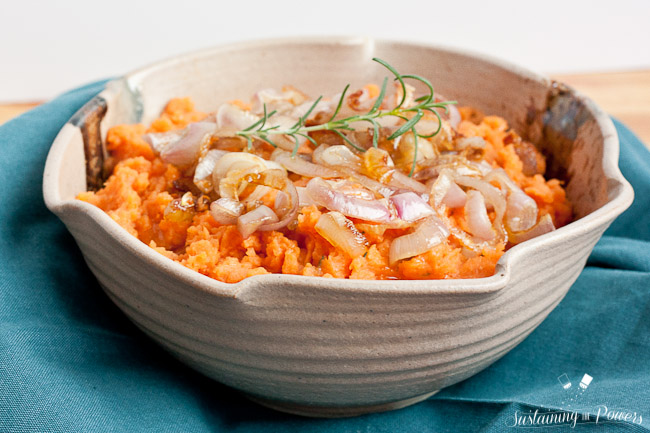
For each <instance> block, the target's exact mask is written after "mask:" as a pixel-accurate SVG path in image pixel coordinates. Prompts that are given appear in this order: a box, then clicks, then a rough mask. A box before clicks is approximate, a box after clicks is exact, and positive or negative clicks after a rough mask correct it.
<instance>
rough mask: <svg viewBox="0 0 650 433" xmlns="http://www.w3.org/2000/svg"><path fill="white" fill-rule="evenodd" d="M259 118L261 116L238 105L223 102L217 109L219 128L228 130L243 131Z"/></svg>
mask: <svg viewBox="0 0 650 433" xmlns="http://www.w3.org/2000/svg"><path fill="white" fill-rule="evenodd" d="M258 120H259V117H258V116H256V115H254V114H252V113H251V112H250V111H246V110H242V109H241V108H239V107H237V106H236V105H232V104H223V105H222V106H221V107H219V109H218V110H217V124H218V125H219V129H225V130H227V131H241V130H243V129H246V128H248V127H249V126H251V125H252V124H254V123H255V122H257V121H258Z"/></svg>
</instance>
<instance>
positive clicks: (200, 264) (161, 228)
mask: <svg viewBox="0 0 650 433" xmlns="http://www.w3.org/2000/svg"><path fill="white" fill-rule="evenodd" d="M460 113H461V115H462V118H463V120H462V121H461V122H460V124H459V125H458V128H457V131H458V132H459V133H460V134H463V135H464V136H467V137H472V136H480V137H483V138H484V139H485V140H486V143H487V145H486V149H485V155H484V159H485V160H486V161H487V162H488V163H490V164H491V165H492V166H495V167H496V166H500V167H502V168H503V169H504V170H505V171H506V172H507V174H508V175H509V176H510V178H511V179H513V180H514V181H515V182H516V183H517V184H518V185H519V186H520V187H521V189H522V190H524V191H525V192H526V194H528V195H529V196H530V197H532V198H533V199H534V200H535V202H536V203H537V206H538V208H539V215H540V216H542V215H545V214H549V215H550V217H551V218H552V220H553V223H554V225H555V227H559V226H562V225H564V224H566V223H568V222H569V221H570V220H571V216H572V213H571V205H570V203H569V202H568V200H567V197H566V194H565V191H564V189H563V188H562V182H561V181H558V180H556V179H552V180H548V181H547V180H545V179H544V177H543V176H542V175H541V174H533V175H526V174H524V168H523V167H524V165H523V163H522V160H521V158H520V155H519V154H518V152H517V149H516V147H515V144H516V143H515V142H513V140H512V138H513V133H512V131H510V130H509V128H508V125H507V123H506V121H505V120H504V119H502V118H500V117H496V116H486V117H482V118H480V119H479V120H478V121H477V120H476V119H475V118H474V119H473V118H472V117H474V114H475V113H474V112H473V111H472V110H469V109H461V110H460ZM205 116H206V114H205V113H201V112H198V111H196V110H195V109H194V106H193V103H192V102H191V101H190V100H189V99H174V100H172V101H171V102H170V103H169V104H168V105H167V107H166V108H165V110H164V112H163V113H162V115H161V116H160V118H159V119H157V120H155V121H154V122H153V123H152V124H151V125H150V126H149V127H146V126H144V125H140V124H138V125H120V126H116V127H113V128H112V129H110V131H109V132H108V135H107V139H106V142H107V149H108V151H109V153H110V155H111V160H110V164H111V165H112V167H113V170H112V175H111V176H110V178H109V179H108V180H107V181H106V183H105V185H104V187H103V188H102V189H101V190H99V191H97V192H84V193H81V194H79V196H78V198H79V199H80V200H83V201H86V202H88V203H91V204H93V205H95V206H97V207H99V208H101V209H102V210H104V211H105V212H106V213H107V214H108V215H110V217H111V218H113V219H114V220H115V221H116V222H117V223H118V224H120V225H121V226H122V227H124V229H126V230H127V231H128V232H129V233H131V234H132V235H133V236H136V237H137V238H138V239H140V240H141V241H142V242H144V243H145V244H147V245H149V246H150V247H151V248H153V249H154V250H156V251H158V252H159V253H160V254H163V255H164V256H166V257H168V258H170V259H172V260H175V261H177V262H179V263H181V264H182V265H184V266H186V267H188V268H190V269H193V270H195V271H197V272H200V273H202V274H204V275H207V276H209V277H211V278H215V279H217V280H219V281H224V282H227V283H235V282H238V281H241V280H242V279H244V278H247V277H250V276H253V275H259V274H266V273H284V274H295V275H308V276H321V277H333V278H355V279H369V280H376V279H444V278H478V277H486V276H490V275H492V274H494V271H495V265H496V263H497V261H498V260H499V258H500V257H501V255H503V253H504V251H505V250H506V249H507V248H508V247H509V245H501V246H499V247H497V248H495V249H485V250H484V251H482V252H481V253H479V254H467V253H466V251H464V248H463V247H462V246H461V245H460V244H459V243H458V242H457V241H455V240H454V239H453V238H452V237H450V238H449V239H448V241H446V242H442V243H440V244H438V245H437V246H435V247H433V248H432V249H431V250H430V251H428V252H426V253H424V254H420V255H417V256H415V257H412V258H410V259H405V260H401V261H399V262H397V263H395V264H394V265H390V264H389V259H388V257H389V249H390V245H391V242H392V240H393V239H395V238H396V237H399V236H402V235H404V234H406V233H408V230H409V229H395V228H388V227H386V225H382V224H377V223H368V222H364V221H357V220H355V221H354V222H355V225H356V228H357V229H358V230H359V231H360V232H361V233H362V234H363V235H364V236H365V237H366V239H367V241H368V249H367V252H366V253H365V254H364V255H363V256H358V257H356V258H354V259H353V258H351V257H349V256H348V255H346V254H345V253H344V252H342V251H340V250H337V248H335V247H334V246H333V245H331V244H330V243H329V242H328V241H327V240H325V239H324V238H323V237H322V236H321V235H320V234H319V233H318V232H317V231H316V229H315V228H314V226H315V224H316V222H317V221H318V219H319V217H320V215H321V211H319V209H318V208H317V207H316V206H307V207H303V208H302V209H301V210H300V213H299V215H298V220H297V224H292V225H290V226H289V227H285V228H284V229H281V230H280V231H266V232H259V231H257V232H254V233H253V234H252V235H250V236H249V237H247V238H246V239H243V238H242V235H241V234H240V233H239V231H238V230H237V227H236V226H234V225H220V224H218V223H217V222H216V221H215V220H214V218H213V217H212V216H211V214H210V211H209V210H208V209H203V210H202V211H199V210H197V211H196V212H195V213H193V214H192V216H191V218H173V217H169V215H166V209H167V208H168V206H169V205H170V203H171V202H172V201H173V200H174V199H178V198H179V197H180V196H181V195H182V194H183V188H182V187H181V186H180V184H181V183H182V180H183V173H182V172H181V171H180V170H179V168H177V167H175V166H173V165H171V164H167V163H165V162H163V161H162V160H161V159H160V157H158V156H156V154H155V153H154V152H153V151H152V149H151V147H150V145H149V144H148V143H147V142H146V141H145V140H144V139H143V138H142V135H143V134H145V133H147V132H165V131H170V130H174V129H181V128H184V127H185V126H186V125H187V124H189V123H191V122H196V121H198V120H201V119H202V118H204V117H205ZM542 163H543V161H542ZM292 179H293V180H294V181H295V182H296V184H300V183H301V181H302V182H305V180H303V179H300V177H299V176H297V175H292ZM448 217H449V218H450V220H451V221H452V222H453V223H454V224H456V225H457V227H459V228H464V227H465V226H466V219H465V212H464V209H463V208H457V209H455V210H450V211H449V213H448Z"/></svg>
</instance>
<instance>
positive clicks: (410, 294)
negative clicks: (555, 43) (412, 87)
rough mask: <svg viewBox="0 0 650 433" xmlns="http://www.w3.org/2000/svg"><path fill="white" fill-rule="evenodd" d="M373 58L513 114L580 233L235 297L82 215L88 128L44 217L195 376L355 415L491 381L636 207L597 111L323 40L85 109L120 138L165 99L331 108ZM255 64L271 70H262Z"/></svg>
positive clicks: (510, 77) (51, 183)
mask: <svg viewBox="0 0 650 433" xmlns="http://www.w3.org/2000/svg"><path fill="white" fill-rule="evenodd" d="M278 53H281V54H278ZM373 55H376V56H379V57H382V58H385V59H387V60H389V61H391V63H393V64H395V65H396V66H397V67H398V69H400V70H403V71H409V72H415V73H419V74H421V75H425V76H428V77H430V78H433V80H432V81H434V84H437V83H440V84H439V86H440V88H441V93H443V94H448V95H451V96H453V97H454V98H458V99H459V100H460V101H461V102H462V103H464V104H471V105H475V106H478V107H479V108H482V109H483V110H484V111H485V112H488V113H495V114H499V115H502V116H505V117H506V118H507V119H508V120H509V121H510V123H511V124H512V125H514V127H515V128H516V129H518V130H520V131H522V130H523V131H524V133H525V134H527V137H528V138H529V139H531V140H533V141H535V142H539V145H540V146H541V147H542V148H544V149H545V150H546V151H548V152H549V153H550V154H551V155H553V160H554V161H556V162H557V165H558V170H559V171H563V172H564V173H565V175H566V176H567V177H568V178H569V179H570V180H569V184H568V185H569V187H568V191H569V197H570V199H571V200H572V201H574V202H575V203H576V212H577V214H578V215H577V216H578V217H579V219H578V220H577V221H575V222H573V223H571V224H569V225H568V226H566V227H563V228H561V229H558V230H556V231H555V232H552V233H550V234H547V235H545V236H542V237H540V238H536V239H534V240H531V241H529V242H526V243H524V244H521V245H518V246H516V247H514V248H512V249H511V250H509V251H508V252H507V253H506V254H505V255H504V256H503V258H502V259H501V260H500V261H499V264H498V266H497V273H496V275H494V276H492V277H489V278H482V279H475V280H445V281H379V282H374V281H349V280H334V279H325V278H312V277H299V276H290V275H262V276H256V277H252V278H248V279H246V280H244V281H242V282H240V283H237V284H225V283H221V282H218V281H215V280H212V279H209V278H207V277H205V276H203V275H200V274H197V273H195V272H193V271H190V270H189V269H186V268H184V267H183V266H181V265H180V264H178V263H175V262H172V261H170V260H168V259H166V258H164V257H163V256H162V255H159V254H158V253H156V252H155V251H153V250H151V249H149V248H148V247H147V246H146V245H144V244H142V243H141V242H140V241H138V240H137V239H135V238H133V237H132V236H130V235H129V234H128V233H127V232H126V231H125V230H123V229H122V228H121V227H119V226H118V225H117V224H116V223H115V222H114V221H113V220H111V218H110V217H108V216H107V215H106V214H104V213H103V212H102V211H101V210H99V209H97V208H95V207H93V206H91V205H88V204H87V203H84V202H79V201H76V200H74V196H75V195H76V194H77V193H79V192H81V191H83V190H85V189H86V187H87V185H89V184H90V183H89V182H90V181H89V180H88V176H89V173H90V172H91V171H92V170H90V169H88V168H87V167H88V164H87V162H88V159H89V158H88V157H87V155H88V154H89V152H88V136H89V133H88V131H86V132H85V133H84V131H83V129H84V122H83V116H81V118H82V120H81V121H77V122H71V123H69V124H67V125H66V126H65V127H64V128H63V130H62V131H61V133H60V134H59V136H58V137H57V139H56V141H55V143H54V145H53V147H52V150H51V152H50V155H49V156H48V161H47V165H46V170H45V175H44V196H45V199H46V203H47V205H48V207H49V208H50V209H51V210H52V211H53V212H54V213H56V214H57V215H58V216H59V217H60V218H61V220H63V222H64V223H65V224H66V226H67V227H68V229H69V230H70V232H71V233H72V235H73V236H74V238H75V239H76V241H77V243H78V245H79V247H80V248H81V251H82V252H83V255H84V258H85V260H86V262H87V263H88V266H89V267H90V269H91V270H92V272H93V273H94V274H95V276H96V277H97V280H98V281H99V282H100V284H101V285H102V287H103V288H104V289H105V291H106V293H107V294H108V295H109V296H110V298H111V299H112V300H113V301H114V302H115V303H116V304H117V305H118V306H119V308H120V309H122V311H124V313H125V314H126V315H127V316H128V317H129V318H130V319H131V320H132V321H133V322H134V323H135V324H136V325H137V326H138V327H140V328H141V329H142V330H143V331H144V332H145V333H147V334H148V335H150V336H151V337H152V338H153V339H154V340H155V341H157V342H158V343H159V344H161V345H162V346H164V347H165V348H166V349H168V350H169V351H170V352H171V353H172V354H174V355H175V356H177V357H178V358H180V359H181V360H182V361H184V362H185V363H187V364H188V365H190V366H192V367H193V368H195V369H197V370H198V371H200V372H202V373H204V374H205V375H207V376H209V377H211V378H214V379H216V380H218V381H219V382H222V383H224V384H226V385H229V386H232V387H233V388H236V389H238V390H241V391H244V392H246V393H248V394H249V395H251V396H252V398H253V399H255V400H257V401H260V402H262V403H263V404H266V405H269V406H271V407H275V408H278V409H281V410H285V411H289V412H295V413H301V414H306V415H316V416H346V415H355V414H359V413H364V412H370V411H378V410H386V409H391V408H397V407H401V406H404V405H406V404H410V403H413V402H416V401H418V400H420V399H422V398H426V397H427V396H429V395H431V394H432V393H433V392H435V391H437V390H439V389H441V388H444V387H446V386H449V385H452V384H454V383H457V382H459V381H461V380H463V379H466V378H468V377H470V376H472V375H474V374H476V373H477V372H479V371H481V370H482V369H484V368H486V367H487V366H489V365H490V364H491V363H493V362H494V361H496V360H497V359H499V358H500V357H501V356H503V355H505V354H506V353H507V352H508V351H509V350H511V349H512V348H513V347H515V346H516V345H517V344H519V343H520V342H521V341H522V340H523V339H524V338H526V336H527V335H528V334H530V333H531V332H532V331H533V330H534V329H535V328H536V327H537V326H538V325H539V324H540V323H541V322H542V321H543V320H544V318H545V317H546V316H547V315H548V314H549V313H550V312H551V311H552V310H553V308H554V307H555V306H556V305H557V304H558V303H559V302H560V301H561V300H562V298H563V297H564V295H565V294H566V293H567V291H568V289H569V288H570V287H571V285H572V284H573V282H574V281H575V280H576V278H577V277H578V275H579V274H580V272H581V270H582V269H583V267H584V265H585V262H586V260H587V257H588V256H589V254H590V252H591V250H592V248H593V247H594V245H595V244H596V242H597V241H598V239H599V238H600V236H601V235H602V233H603V232H604V231H605V229H606V228H607V227H608V226H609V224H610V223H611V222H612V221H613V220H614V218H615V217H616V216H617V215H619V214H620V213H621V212H622V211H623V210H625V209H626V208H627V207H628V206H629V204H630V203H631V201H632V198H633V192H632V189H631V187H630V186H629V184H628V183H627V182H626V181H625V179H623V178H622V176H621V174H620V172H619V170H618V167H617V160H618V140H617V137H616V133H615V130H614V127H613V125H612V124H611V121H609V118H607V116H606V115H605V114H604V113H602V112H601V111H600V110H599V109H598V108H597V107H595V106H594V105H593V104H592V103H591V102H590V101H588V100H587V99H586V98H584V97H582V96H580V95H576V94H575V93H574V92H572V91H570V90H568V89H565V88H561V89H560V90H559V91H558V90H557V89H558V87H557V86H556V85H555V86H554V84H553V83H552V82H550V81H549V80H548V79H546V78H544V77H541V76H538V75H535V74H532V73H530V72H526V71H521V70H519V69H517V68H515V67H513V66H511V65H504V64H502V63H500V62H497V61H494V60H490V59H485V58H483V57H480V56H473V55H468V54H464V53H458V52H455V51H451V50H446V49H442V48H437V47H431V46H423V45H414V44H406V43H394V42H381V41H372V40H367V39H354V38H342V39H333V38H329V39H316V40H301V41H296V40H290V41H286V40H283V41H270V42H268V41H267V42H259V43H248V44H240V45H235V46H228V47H219V48H215V49H213V50H208V51H204V52H201V53H196V54H190V55H186V56H183V57H180V58H175V59H171V60H168V61H166V62H162V63H159V64H156V65H154V66H151V67H148V68H145V69H142V70H140V71H137V72H135V73H133V74H130V75H127V76H126V77H125V78H124V79H121V80H119V81H118V82H116V83H114V84H112V85H110V86H109V87H108V88H107V90H106V91H105V92H103V93H102V94H101V95H100V96H99V98H96V100H95V101H94V102H93V101H91V103H90V105H89V106H87V107H86V108H85V109H86V112H89V111H90V112H93V104H95V105H94V107H95V108H96V107H97V106H98V104H99V105H101V106H103V111H104V113H103V114H102V116H100V118H99V120H98V122H100V123H98V126H97V125H96V126H97V127H96V128H95V129H96V135H97V137H102V136H105V131H106V129H107V128H108V127H110V126H112V125H114V124H116V123H120V122H129V121H137V120H141V121H144V122H148V121H150V120H151V119H152V118H154V117H155V116H156V115H157V113H158V112H159V111H160V109H161V108H162V106H163V105H164V103H165V102H166V101H167V99H169V98H170V97H172V96H179V95H190V96H192V97H193V98H194V99H195V100H197V103H198V106H199V108H204V107H205V108H204V109H206V110H209V109H214V108H216V107H217V106H218V104H219V103H221V102H222V101H224V100H227V99H232V98H235V97H241V96H242V95H248V94H250V93H251V92H252V91H253V90H255V89H257V88H263V87H270V86H280V85H282V84H289V83H290V84H293V85H295V86H296V87H298V88H301V89H306V90H307V91H309V92H311V93H312V94H316V93H317V92H330V93H331V92H332V91H333V90H334V91H335V90H336V89H337V88H340V87H342V85H341V83H343V85H344V84H345V83H347V81H346V80H347V78H346V77H350V76H355V77H359V78H360V80H361V82H362V83H363V82H366V80H368V79H373V78H374V77H376V76H377V74H378V73H381V71H379V70H373V69H372V68H371V65H372V64H371V63H370V62H369V59H370V58H371V57H372V56H373ZM260 60H263V62H262V63H264V64H265V65H266V67H267V68H268V69H267V70H266V72H260V71H259V69H258V68H257V67H258V66H259V64H260ZM428 62H429V63H428ZM333 64H335V65H339V64H340V65H343V66H341V67H339V66H337V67H332V66H331V65H333ZM287 68H288V69H287ZM286 70H291V71H294V72H293V75H290V76H286ZM283 71H284V72H283ZM323 71H330V72H328V73H327V74H325V76H324V73H323ZM369 71H370V72H369ZM282 74H285V75H282ZM432 75H433V77H431V76H432ZM206 77H209V78H210V79H207V78H206ZM220 77H227V79H225V78H224V79H220ZM477 77H478V78H477ZM283 79H284V81H282V80H283ZM224 82H226V83H229V86H228V87H227V88H226V89H225V90H224V87H225V86H224V84H223V83H224ZM486 82H488V83H490V86H486V85H485V83H486ZM572 104H573V105H572ZM576 107H577V108H576ZM572 110H573V111H572ZM100 111H101V110H100ZM94 112H97V110H95V111H94ZM567 113H569V114H567ZM568 115H570V116H571V118H572V120H573V124H572V125H573V126H571V125H569V126H567V124H566V122H564V123H562V124H561V125H560V126H559V127H555V126H557V125H555V124H554V121H555V119H556V117H557V116H565V117H567V116H568ZM86 123H88V122H86ZM569 123H570V122H569ZM80 126H81V127H80ZM85 126H86V127H87V125H85ZM549 128H550V129H549ZM86 129H88V128H86ZM91 129H92V128H91ZM558 131H559V132H558ZM554 134H555V135H554ZM90 135H92V134H90ZM84 146H85V147H86V149H85V150H84ZM544 146H547V147H544ZM100 156H101V155H100ZM84 173H85V176H84Z"/></svg>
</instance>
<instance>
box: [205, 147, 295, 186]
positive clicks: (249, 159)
mask: <svg viewBox="0 0 650 433" xmlns="http://www.w3.org/2000/svg"><path fill="white" fill-rule="evenodd" d="M266 169H276V170H281V171H282V172H284V173H285V174H286V171H285V169H284V168H283V167H282V166H280V165H279V164H277V163H275V162H273V161H267V160H265V159H264V158H260V157H259V156H257V155H253V154H252V153H246V152H229V153H228V154H226V155H223V156H222V157H221V158H220V159H219V160H218V161H217V164H216V165H215V167H214V171H213V172H212V182H213V183H214V185H215V186H216V185H218V184H219V182H220V181H221V180H222V179H224V178H225V177H227V176H228V173H230V172H231V171H236V170H250V171H258V172H259V171H263V170H266Z"/></svg>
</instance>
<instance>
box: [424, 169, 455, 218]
mask: <svg viewBox="0 0 650 433" xmlns="http://www.w3.org/2000/svg"><path fill="white" fill-rule="evenodd" d="M452 177H453V174H452V172H451V170H449V169H444V170H442V171H441V172H440V174H439V175H438V177H437V178H436V180H435V181H434V182H433V185H432V186H431V193H430V195H429V197H430V198H429V201H430V203H431V204H432V205H433V207H434V208H439V207H440V206H441V205H443V204H445V203H443V200H444V199H445V197H446V196H447V193H448V192H449V189H450V188H451V184H452V183H454V182H453V180H452Z"/></svg>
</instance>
